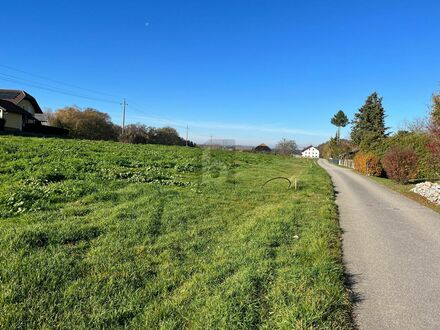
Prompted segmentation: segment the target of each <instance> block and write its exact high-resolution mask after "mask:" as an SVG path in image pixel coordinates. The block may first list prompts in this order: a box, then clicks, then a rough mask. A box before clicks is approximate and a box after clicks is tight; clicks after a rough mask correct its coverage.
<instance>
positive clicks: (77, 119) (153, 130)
mask: <svg viewBox="0 0 440 330" xmlns="http://www.w3.org/2000/svg"><path fill="white" fill-rule="evenodd" d="M48 122H49V125H51V126H54V127H59V128H64V129H67V130H69V136H70V137H72V138H75V139H87V140H109V141H120V142H125V143H133V144H163V145H179V146H185V145H188V146H190V147H194V146H195V143H194V142H192V141H186V140H185V139H183V138H182V137H180V136H179V133H178V132H177V131H176V129H174V128H172V127H161V128H157V127H151V126H147V125H144V124H130V125H127V126H125V127H124V130H123V131H122V127H121V126H119V125H117V124H114V123H113V122H112V121H111V118H110V116H109V115H108V114H107V113H104V112H101V111H98V110H96V109H93V108H85V109H81V108H79V107H76V106H70V107H65V108H62V109H58V110H57V111H56V112H54V113H49V116H48Z"/></svg>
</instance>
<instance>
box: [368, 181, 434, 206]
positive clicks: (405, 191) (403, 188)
mask: <svg viewBox="0 0 440 330" xmlns="http://www.w3.org/2000/svg"><path fill="white" fill-rule="evenodd" d="M371 179H373V180H374V181H376V182H378V183H380V184H382V185H384V186H386V187H388V188H390V189H391V190H394V191H396V192H398V193H400V194H402V195H404V196H406V197H408V198H410V199H412V200H414V201H416V202H418V203H420V204H422V205H424V206H426V207H429V208H430V209H431V210H433V211H436V212H438V213H440V206H439V205H436V204H435V203H432V202H431V201H429V200H428V199H426V198H425V197H423V196H421V195H419V194H416V193H414V192H412V191H410V190H411V189H412V188H414V187H415V183H408V184H401V183H398V182H395V181H393V180H390V179H387V178H377V177H371Z"/></svg>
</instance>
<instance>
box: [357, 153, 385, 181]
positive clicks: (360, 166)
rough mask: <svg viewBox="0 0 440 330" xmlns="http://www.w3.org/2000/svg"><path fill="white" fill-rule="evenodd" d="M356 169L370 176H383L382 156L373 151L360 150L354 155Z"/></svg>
mask: <svg viewBox="0 0 440 330" xmlns="http://www.w3.org/2000/svg"><path fill="white" fill-rule="evenodd" d="M354 169H355V170H356V171H358V172H359V173H362V174H364V175H368V176H381V175H382V164H381V163H380V158H379V157H377V156H376V155H375V154H373V153H371V152H367V153H365V152H358V153H357V154H356V156H355V157H354Z"/></svg>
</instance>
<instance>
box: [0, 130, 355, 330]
mask: <svg viewBox="0 0 440 330" xmlns="http://www.w3.org/2000/svg"><path fill="white" fill-rule="evenodd" d="M0 164H1V166H0V328H2V329H38V328H44V329H75V328H82V329H85V328H87V329H91V328H103V329H112V328H132V329H157V328H161V329H182V328H194V329H209V328H228V329H249V328H263V329H276V328H282V329H292V328H294V329H295V328H296V329H309V328H324V329H325V328H327V329H346V328H350V326H351V323H350V317H349V314H350V313H349V312H350V304H349V299H348V295H347V293H346V291H345V288H344V276H343V267H342V264H341V246H340V229H339V226H338V220H337V210H336V206H335V204H334V198H333V190H332V185H331V181H330V179H329V177H328V176H327V174H326V173H325V172H324V171H323V170H322V169H321V168H320V167H319V166H317V165H316V164H315V163H314V162H313V161H309V160H304V159H293V158H290V157H282V156H274V155H262V154H253V153H240V152H228V151H214V150H202V149H198V148H185V147H165V146H157V145H155V146H153V145H128V144H121V143H116V142H92V141H78V140H60V139H37V138H24V137H6V136H4V137H0ZM277 176H284V177H288V178H295V177H297V178H298V189H297V190H295V189H294V188H291V189H288V186H287V182H286V181H283V180H274V181H271V182H270V183H268V184H267V185H265V186H264V187H262V185H263V184H264V182H265V181H266V180H268V179H270V178H273V177H277Z"/></svg>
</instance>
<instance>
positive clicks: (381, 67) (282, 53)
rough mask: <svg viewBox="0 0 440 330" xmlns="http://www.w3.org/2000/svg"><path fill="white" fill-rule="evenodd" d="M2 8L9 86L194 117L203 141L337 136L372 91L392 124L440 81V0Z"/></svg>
mask: <svg viewBox="0 0 440 330" xmlns="http://www.w3.org/2000/svg"><path fill="white" fill-rule="evenodd" d="M1 10H2V12H3V14H4V15H2V19H1V22H2V23H1V24H2V35H3V43H2V46H3V47H2V51H1V52H0V65H2V66H0V86H1V87H2V88H19V89H25V90H27V91H28V92H30V93H31V94H33V95H34V96H35V97H36V98H37V100H38V101H39V103H40V104H41V106H42V107H43V108H52V109H57V108H59V107H63V106H66V105H72V104H76V105H78V106H80V107H94V108H97V109H99V110H101V111H105V112H108V113H109V114H110V115H111V117H112V119H113V120H114V121H115V122H118V123H120V121H121V107H120V106H119V104H118V102H120V101H121V99H122V98H124V97H125V98H127V102H128V104H129V106H128V114H127V120H128V122H142V123H145V124H149V125H153V126H163V125H166V124H170V125H172V126H176V127H177V128H178V129H179V131H180V132H181V133H182V134H183V133H184V129H183V127H184V126H185V125H186V124H187V123H188V124H189V126H190V138H192V139H194V140H196V141H197V142H203V140H208V139H209V136H210V135H213V136H214V138H231V139H236V140H237V142H238V143H245V144H255V143H260V142H266V143H268V144H273V143H275V142H276V141H277V140H279V139H280V138H282V137H286V138H291V139H295V140H296V141H297V142H298V143H299V144H300V145H305V144H309V143H312V144H318V143H320V142H322V141H325V140H326V139H328V138H329V136H330V135H332V134H334V131H335V129H334V127H333V126H332V125H331V124H330V123H329V120H330V117H331V116H332V115H333V114H334V113H335V112H336V111H337V110H339V109H342V110H344V111H345V112H346V113H347V114H348V115H349V117H350V118H352V116H353V114H354V113H355V112H356V111H357V109H358V108H359V107H360V106H361V105H362V103H363V102H364V101H365V99H366V97H367V96H368V95H369V94H370V93H371V92H373V91H377V92H378V93H379V94H380V95H382V96H383V98H384V106H385V109H386V111H387V114H388V118H387V124H388V125H389V126H391V127H392V128H393V129H394V130H395V129H397V128H398V126H399V124H401V122H402V121H403V120H404V119H411V118H414V117H417V116H422V115H424V114H425V113H426V111H427V105H428V104H429V101H430V95H431V94H432V93H433V92H434V91H437V90H439V89H440V86H439V81H440V65H439V60H440V42H439V36H440V21H439V16H438V15H439V12H440V2H439V1H337V0H333V1H276V0H271V1H269V0H267V1H258V0H247V1H244V0H234V1H229V0H228V1H226V0H221V1H220V0H219V1H206V0H204V1H202V0H200V1H194V0H185V1H167V0H160V1H159V0H157V1H83V0H80V1H77V0H76V1H69V2H64V1H62V2H61V1H21V2H20V5H19V6H18V5H17V3H15V2H13V1H4V3H2V9H1ZM8 67H9V68H8ZM10 68H13V69H19V70H22V71H25V72H26V73H23V72H19V71H16V70H12V69H10ZM29 73H31V74H34V75H38V76H43V77H45V78H50V79H53V80H55V81H57V82H55V81H48V80H45V79H42V78H40V77H38V76H32V75H30V74H29ZM58 81H61V82H64V83H67V84H71V85H73V86H79V87H81V88H83V89H88V90H92V91H93V92H90V91H85V90H82V89H76V88H74V87H72V86H64V85H61V84H60V83H58ZM42 86H44V88H46V89H47V88H49V89H55V90H57V91H60V90H63V91H65V92H68V93H70V94H77V95H81V96H90V97H91V98H93V100H92V99H85V98H80V97H78V96H72V95H64V94H59V93H55V92H53V91H49V90H45V89H41V87H42ZM37 87H40V88H37ZM96 92H99V93H105V95H104V94H97V93H96ZM100 98H104V99H106V100H109V101H114V102H115V103H108V102H102V101H99V100H96V99H100ZM348 131H349V130H348V129H345V130H344V135H345V134H348Z"/></svg>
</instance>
